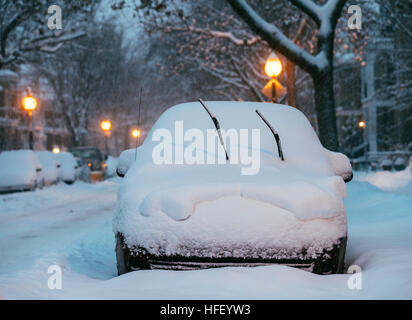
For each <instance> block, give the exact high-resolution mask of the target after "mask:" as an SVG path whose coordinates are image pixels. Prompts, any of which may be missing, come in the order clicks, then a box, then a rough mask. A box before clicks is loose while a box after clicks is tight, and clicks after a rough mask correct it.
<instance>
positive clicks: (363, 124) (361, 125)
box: [358, 120, 366, 128]
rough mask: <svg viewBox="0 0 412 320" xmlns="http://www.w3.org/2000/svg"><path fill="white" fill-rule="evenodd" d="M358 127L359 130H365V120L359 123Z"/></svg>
mask: <svg viewBox="0 0 412 320" xmlns="http://www.w3.org/2000/svg"><path fill="white" fill-rule="evenodd" d="M358 126H359V128H365V126H366V123H365V121H363V120H361V121H359V122H358Z"/></svg>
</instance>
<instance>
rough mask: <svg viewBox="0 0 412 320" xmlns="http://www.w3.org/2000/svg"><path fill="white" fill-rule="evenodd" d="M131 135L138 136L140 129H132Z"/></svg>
mask: <svg viewBox="0 0 412 320" xmlns="http://www.w3.org/2000/svg"><path fill="white" fill-rule="evenodd" d="M132 137H133V138H136V139H137V138H139V137H140V130H139V129H133V130H132Z"/></svg>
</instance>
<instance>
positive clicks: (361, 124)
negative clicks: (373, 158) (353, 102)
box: [358, 120, 368, 168]
mask: <svg viewBox="0 0 412 320" xmlns="http://www.w3.org/2000/svg"><path fill="white" fill-rule="evenodd" d="M358 127H359V128H361V129H362V130H364V129H365V128H366V122H365V121H364V120H360V121H359V122H358ZM363 139H364V143H365V147H364V151H363V152H364V153H365V164H366V167H367V168H368V145H367V143H366V139H365V133H364V134H363Z"/></svg>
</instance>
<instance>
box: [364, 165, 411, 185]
mask: <svg viewBox="0 0 412 320" xmlns="http://www.w3.org/2000/svg"><path fill="white" fill-rule="evenodd" d="M359 179H360V180H362V181H366V182H369V183H370V184H372V185H374V186H375V187H378V188H380V189H383V190H394V189H401V188H404V187H407V186H408V184H410V183H411V182H412V172H411V167H407V168H406V169H405V170H402V171H394V172H393V171H392V172H391V171H379V172H373V173H368V174H362V173H361V174H360V177H359Z"/></svg>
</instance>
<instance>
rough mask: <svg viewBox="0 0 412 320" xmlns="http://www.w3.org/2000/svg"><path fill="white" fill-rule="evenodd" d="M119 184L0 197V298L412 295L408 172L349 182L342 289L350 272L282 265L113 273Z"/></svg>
mask: <svg viewBox="0 0 412 320" xmlns="http://www.w3.org/2000/svg"><path fill="white" fill-rule="evenodd" d="M391 179H392V180H391ZM402 179H403V180H402ZM361 180H362V181H361ZM399 181H400V182H399ZM371 183H373V184H375V185H377V186H380V187H383V188H384V190H382V189H379V188H377V187H375V186H373V185H372V184H371ZM117 187H118V184H117V183H116V182H114V181H111V182H103V183H99V184H95V185H89V184H84V183H75V184H74V185H72V186H67V185H63V184H62V185H58V186H52V187H48V188H45V189H44V190H38V191H36V192H34V193H33V192H26V193H16V194H9V195H1V196H0V298H6V299H14V298H24V299H36V298H37V299H38V298H40V299H59V298H68V299H76V298H79V299H82V298H91V299H99V298H103V299H116V298H120V299H127V298H132V299H162V298H165V299H168V298H169V299H176V298H177V299H178V298H183V299H184V298H186V299H196V298H206V299H207V298H215V299H219V298H232V299H255V298H256V299H277V298H278V299H285V298H302V299H313V298H325V299H330V298H338V299H341V298H342V299H347V298H360V299H364V298H389V299H392V298H400V299H405V298H408V299H412V179H411V177H409V176H407V177H406V178H405V176H402V177H401V179H398V178H397V177H396V176H395V177H394V176H393V175H385V174H383V175H382V174H381V173H380V174H379V175H378V176H376V175H375V176H368V177H365V176H358V177H357V181H353V182H351V183H350V184H348V197H347V199H346V201H345V203H346V208H347V213H348V224H349V243H348V249H347V258H346V262H347V264H349V265H351V264H356V265H359V266H360V267H361V268H362V289H361V290H351V289H349V288H348V285H347V281H348V279H349V276H350V275H331V276H318V275H314V274H311V273H308V272H305V271H301V270H297V269H293V268H288V267H283V266H268V267H258V268H223V269H211V270H203V271H184V272H176V271H157V270H154V271H137V272H133V273H129V274H126V275H123V276H121V277H117V276H116V264H115V253H114V237H113V233H112V230H111V218H112V214H113V211H114V207H115V203H116V190H117ZM390 187H393V188H392V189H390ZM388 188H389V189H388ZM50 265H59V266H61V267H62V269H63V276H62V290H50V289H48V286H47V281H48V277H49V276H50V275H49V274H48V273H47V269H48V267H49V266H50Z"/></svg>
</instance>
